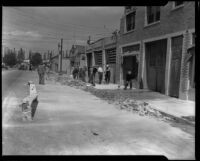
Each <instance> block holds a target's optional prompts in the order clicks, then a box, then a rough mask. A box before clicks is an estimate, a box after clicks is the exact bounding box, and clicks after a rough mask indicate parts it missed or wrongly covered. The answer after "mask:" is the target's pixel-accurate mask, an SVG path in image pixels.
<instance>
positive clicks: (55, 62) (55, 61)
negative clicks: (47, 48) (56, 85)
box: [50, 55, 59, 72]
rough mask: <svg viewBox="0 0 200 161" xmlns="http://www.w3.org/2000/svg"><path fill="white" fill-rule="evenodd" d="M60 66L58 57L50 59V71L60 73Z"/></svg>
mask: <svg viewBox="0 0 200 161" xmlns="http://www.w3.org/2000/svg"><path fill="white" fill-rule="evenodd" d="M58 64H59V59H58V55H56V56H52V57H51V59H50V69H51V70H52V71H54V72H58Z"/></svg>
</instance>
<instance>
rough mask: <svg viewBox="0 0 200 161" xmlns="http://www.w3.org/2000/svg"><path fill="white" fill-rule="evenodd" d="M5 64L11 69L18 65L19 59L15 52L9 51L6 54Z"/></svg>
mask: <svg viewBox="0 0 200 161" xmlns="http://www.w3.org/2000/svg"><path fill="white" fill-rule="evenodd" d="M3 62H4V63H5V64H6V65H9V66H11V67H12V66H14V65H16V64H17V57H16V54H15V52H13V51H10V50H9V51H8V52H7V53H5V56H4V57H3Z"/></svg>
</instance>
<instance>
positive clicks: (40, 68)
mask: <svg viewBox="0 0 200 161" xmlns="http://www.w3.org/2000/svg"><path fill="white" fill-rule="evenodd" d="M37 71H38V75H39V84H45V83H44V75H45V66H44V64H40V65H39V66H38V69H37Z"/></svg>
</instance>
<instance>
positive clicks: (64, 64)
mask: <svg viewBox="0 0 200 161" xmlns="http://www.w3.org/2000/svg"><path fill="white" fill-rule="evenodd" d="M62 71H63V72H65V73H66V74H70V60H69V59H66V58H63V59H62Z"/></svg>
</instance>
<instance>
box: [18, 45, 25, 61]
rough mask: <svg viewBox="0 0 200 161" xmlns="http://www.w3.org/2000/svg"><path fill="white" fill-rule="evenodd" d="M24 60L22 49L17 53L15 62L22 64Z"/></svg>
mask: <svg viewBox="0 0 200 161" xmlns="http://www.w3.org/2000/svg"><path fill="white" fill-rule="evenodd" d="M24 59H25V52H24V51H23V49H22V48H21V49H20V50H19V51H18V55H17V62H18V63H22V62H23V61H24Z"/></svg>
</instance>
